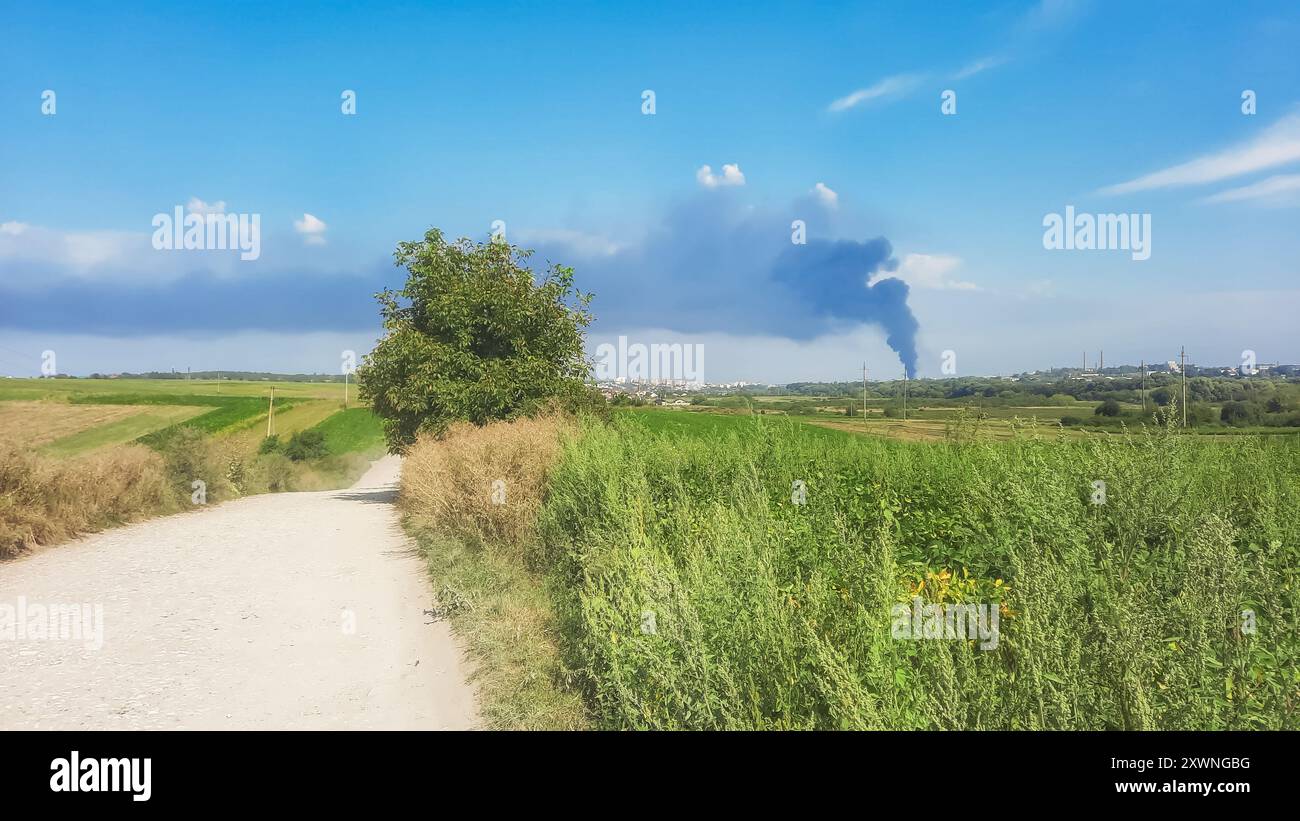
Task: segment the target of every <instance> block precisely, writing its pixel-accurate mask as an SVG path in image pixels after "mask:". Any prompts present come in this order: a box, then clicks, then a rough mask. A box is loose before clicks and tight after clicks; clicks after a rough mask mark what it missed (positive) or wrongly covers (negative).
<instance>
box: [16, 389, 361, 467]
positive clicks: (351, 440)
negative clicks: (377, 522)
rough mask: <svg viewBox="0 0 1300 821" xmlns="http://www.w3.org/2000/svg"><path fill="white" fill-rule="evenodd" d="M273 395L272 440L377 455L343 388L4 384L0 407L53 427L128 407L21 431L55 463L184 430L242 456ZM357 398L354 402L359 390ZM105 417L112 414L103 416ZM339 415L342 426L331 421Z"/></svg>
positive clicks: (261, 430)
mask: <svg viewBox="0 0 1300 821" xmlns="http://www.w3.org/2000/svg"><path fill="white" fill-rule="evenodd" d="M272 388H274V390H275V425H274V428H275V431H274V432H275V433H277V434H279V435H281V436H283V437H285V438H288V436H290V435H291V434H293V433H296V432H298V431H300V430H305V429H307V428H312V427H321V426H325V429H326V432H327V434H328V435H327V442H328V443H329V447H330V452H331V453H334V454H336V455H339V454H344V453H350V452H356V451H360V450H367V451H368V452H373V444H374V441H373V436H371V435H370V431H371V430H372V428H374V427H377V425H378V423H377V421H376V420H373V419H368V418H367V417H369V416H370V414H369V411H367V410H364V409H356V408H353V409H351V410H348V411H346V412H345V411H343V409H342V398H343V386H342V385H339V384H334V383H313V382H285V381H281V382H271V381H258V382H238V381H233V380H222V381H221V382H217V381H216V380H184V379H6V380H0V409H2V408H3V407H4V405H3V403H5V402H12V403H15V406H17V405H21V406H22V407H23V408H24V414H25V415H26V416H28V417H31V416H36V417H41V416H44V417H47V418H48V419H50V420H51V421H53V420H56V419H67V418H69V417H72V416H75V414H73V413H72V410H75V409H76V408H110V407H114V406H119V407H120V406H130V408H131V410H130V411H129V412H128V413H129V415H126V416H122V415H120V414H114V415H113V418H111V419H108V420H107V421H104V422H102V423H99V424H94V425H92V426H85V425H83V424H78V423H74V422H65V423H64V425H63V426H64V427H65V428H73V430H71V432H68V433H66V434H63V435H60V436H58V437H57V438H55V439H54V440H53V441H44V439H45V437H44V436H43V435H41V434H42V431H41V426H40V425H39V423H37V424H36V425H33V426H31V427H30V429H27V430H24V431H21V432H17V433H15V435H14V436H13V437H11V441H12V443H13V444H17V445H19V446H22V445H24V444H25V443H24V441H23V437H24V436H26V438H27V440H28V443H30V446H35V447H38V449H39V450H40V452H41V453H43V454H45V455H48V456H53V457H69V456H80V455H84V454H87V453H91V452H93V451H96V450H98V449H100V448H103V447H106V446H110V445H119V444H126V443H129V442H139V443H141V444H145V445H151V446H155V447H156V446H159V445H161V444H162V443H163V442H164V441H166V440H167V439H168V437H170V436H171V435H172V433H173V432H174V431H176V430H177V429H179V428H180V427H186V428H193V429H195V430H199V431H201V432H203V433H205V434H208V435H209V436H212V437H216V438H220V439H222V440H225V441H229V442H230V443H232V444H233V445H235V446H237V447H238V448H239V449H242V450H245V451H249V452H251V451H254V450H256V448H257V446H258V444H259V443H260V441H261V439H262V437H263V436H264V435H265V432H266V429H265V426H266V422H267V415H268V409H269V406H270V396H271V391H272ZM352 390H353V395H354V396H355V388H353V389H352ZM106 415H107V414H106ZM336 416H342V417H343V419H341V420H339V421H333V420H334V418H335V417H336Z"/></svg>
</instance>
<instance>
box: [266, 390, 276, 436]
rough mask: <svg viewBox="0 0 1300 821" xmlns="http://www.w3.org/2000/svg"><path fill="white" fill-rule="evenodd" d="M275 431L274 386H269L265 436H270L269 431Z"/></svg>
mask: <svg viewBox="0 0 1300 821" xmlns="http://www.w3.org/2000/svg"><path fill="white" fill-rule="evenodd" d="M274 429H275V386H274V385H272V386H271V408H270V410H269V411H267V414H266V435H267V436H270V435H271V431H272V430H274Z"/></svg>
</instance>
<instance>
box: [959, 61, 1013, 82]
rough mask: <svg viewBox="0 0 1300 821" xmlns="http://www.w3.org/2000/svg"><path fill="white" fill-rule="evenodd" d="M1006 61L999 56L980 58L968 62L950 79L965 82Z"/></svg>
mask: <svg viewBox="0 0 1300 821" xmlns="http://www.w3.org/2000/svg"><path fill="white" fill-rule="evenodd" d="M1007 59H1008V58H1007V57H1004V56H1000V55H991V56H989V57H981V58H980V59H978V60H974V61H972V62H969V63H967V64H966V65H964V66H962V67H961V68H960V69H958V70H957V71H956V72H955V73H954V74H953V75H952V79H954V80H965V79H966V78H967V77H974V76H975V75H976V74H981V73H983V72H985V71H988V70H989V69H991V68H997V67H998V66H1000V65H1002V64H1003V63H1005V62H1007Z"/></svg>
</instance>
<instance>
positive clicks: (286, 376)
mask: <svg viewBox="0 0 1300 821" xmlns="http://www.w3.org/2000/svg"><path fill="white" fill-rule="evenodd" d="M89 378H90V379H221V380H223V381H224V380H227V379H229V380H232V381H241V382H342V381H343V375H342V374H329V373H270V372H268V371H194V372H192V373H185V372H177V371H148V372H146V373H117V374H103V373H92V374H91V375H90V377H89Z"/></svg>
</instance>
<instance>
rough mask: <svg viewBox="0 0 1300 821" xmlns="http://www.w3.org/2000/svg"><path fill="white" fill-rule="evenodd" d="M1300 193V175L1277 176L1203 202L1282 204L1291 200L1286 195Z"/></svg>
mask: <svg viewBox="0 0 1300 821" xmlns="http://www.w3.org/2000/svg"><path fill="white" fill-rule="evenodd" d="M1298 191H1300V174H1277V175H1275V176H1272V177H1269V178H1268V179H1264V180H1260V181H1259V182H1254V183H1251V184H1250V185H1243V186H1242V187H1240V188H1229V189H1228V190H1227V191H1220V192H1219V193H1217V194H1212V195H1210V196H1208V197H1204V198H1202V199H1201V202H1207V203H1220V202H1242V201H1244V200H1272V201H1274V202H1275V203H1281V202H1283V201H1284V200H1290V199H1291V198H1289V197H1286V196H1284V195H1286V194H1290V193H1293V192H1298Z"/></svg>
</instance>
